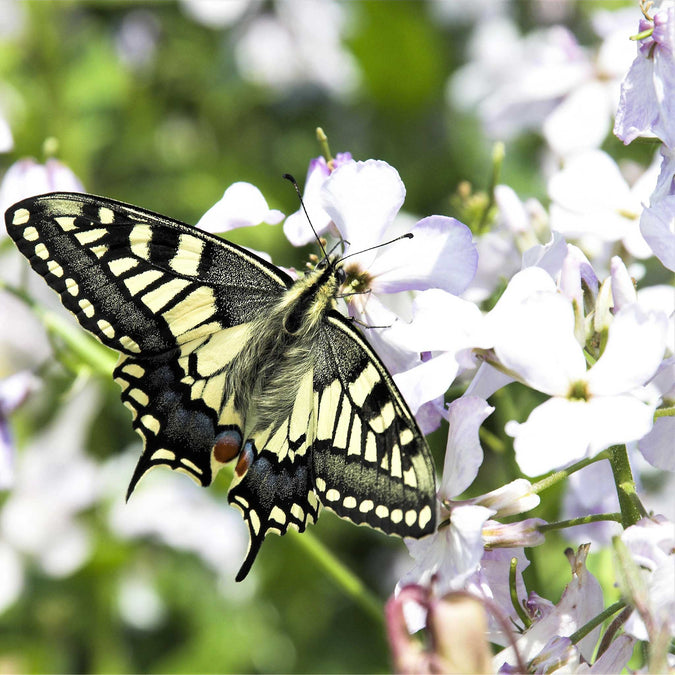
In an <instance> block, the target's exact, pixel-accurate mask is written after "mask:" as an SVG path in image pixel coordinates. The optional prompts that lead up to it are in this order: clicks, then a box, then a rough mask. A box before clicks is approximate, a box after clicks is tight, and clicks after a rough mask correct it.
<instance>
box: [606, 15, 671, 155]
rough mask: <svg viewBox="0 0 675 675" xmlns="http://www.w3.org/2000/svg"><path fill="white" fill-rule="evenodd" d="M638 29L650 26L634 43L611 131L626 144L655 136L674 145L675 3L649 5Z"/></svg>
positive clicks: (644, 29) (669, 145)
mask: <svg viewBox="0 0 675 675" xmlns="http://www.w3.org/2000/svg"><path fill="white" fill-rule="evenodd" d="M649 11H652V12H653V17H652V19H651V20H649V19H647V18H643V19H641V20H640V32H643V31H647V30H651V33H650V34H649V35H648V37H646V38H644V39H642V40H640V41H639V42H638V45H637V51H638V54H637V56H636V57H635V61H633V65H632V66H631V67H630V70H629V71H628V74H627V75H626V78H625V80H624V81H623V83H622V85H621V101H620V103H619V109H618V111H617V113H616V122H615V124H614V133H615V134H616V135H617V136H618V137H619V138H620V139H621V140H622V141H623V142H624V143H626V144H628V143H630V142H631V141H633V140H634V139H635V138H637V137H638V136H643V137H647V138H653V137H656V138H659V139H661V141H663V143H664V144H665V145H667V146H668V147H669V148H674V147H675V124H674V120H675V90H674V89H673V87H674V86H675V59H673V55H674V54H675V6H674V5H672V3H665V2H664V3H663V6H662V7H660V8H650V10H649Z"/></svg>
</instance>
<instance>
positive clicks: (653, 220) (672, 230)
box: [640, 196, 675, 272]
mask: <svg viewBox="0 0 675 675" xmlns="http://www.w3.org/2000/svg"><path fill="white" fill-rule="evenodd" d="M640 232H642V236H643V237H644V238H645V241H646V242H647V243H648V244H649V247H650V248H651V250H652V251H654V255H655V256H656V257H657V258H658V259H659V260H660V261H661V263H662V264H663V265H664V266H665V267H667V268H668V269H669V270H672V271H673V272H675V196H668V197H665V198H663V199H662V200H660V201H658V202H656V203H655V204H652V205H651V206H650V207H649V208H646V209H645V210H644V211H643V212H642V217H641V218H640Z"/></svg>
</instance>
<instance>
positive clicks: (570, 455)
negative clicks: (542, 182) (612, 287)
mask: <svg viewBox="0 0 675 675" xmlns="http://www.w3.org/2000/svg"><path fill="white" fill-rule="evenodd" d="M551 284H553V282H552V281H551ZM666 329H667V319H666V316H665V314H661V313H647V312H645V311H643V310H642V309H641V308H640V307H639V306H637V305H631V306H628V307H625V308H624V309H623V310H621V311H620V312H618V313H617V314H616V315H615V316H614V318H613V320H612V323H611V325H610V327H609V334H608V338H607V345H606V347H605V350H604V352H603V353H602V355H601V356H600V358H599V359H598V360H597V362H596V363H595V364H594V365H593V366H592V367H591V368H590V369H588V370H587V368H586V360H585V358H584V354H583V351H582V347H581V345H580V344H579V342H578V341H577V339H576V337H575V316H574V310H573V308H572V305H571V304H570V303H569V302H568V301H567V300H565V299H563V298H562V297H561V296H560V295H559V294H557V293H556V292H555V290H554V288H552V289H551V292H547V293H539V294H537V295H533V296H531V297H529V298H527V299H526V300H524V301H523V302H522V303H521V304H520V305H519V306H518V307H515V308H513V310H512V312H511V313H510V317H509V320H508V321H504V322H502V324H501V331H500V332H499V339H498V341H497V343H496V345H495V353H496V354H497V357H498V359H499V361H500V363H501V364H502V366H503V367H505V368H506V369H507V370H508V371H510V372H513V373H516V374H517V376H518V377H519V379H521V381H523V382H525V383H526V384H528V385H529V386H531V387H533V388H534V389H537V390H539V391H542V392H544V393H546V394H549V395H551V397H552V398H550V399H549V400H548V401H546V402H544V403H542V404H541V405H540V406H538V407H537V408H535V409H534V410H533V411H532V413H530V416H529V417H528V419H527V422H525V423H522V424H518V423H516V422H514V421H512V422H509V423H508V425H507V427H506V431H507V433H508V434H509V435H511V436H513V437H514V448H515V451H516V459H517V461H518V464H519V466H520V468H521V469H522V470H523V472H524V473H526V474H527V475H531V476H532V475H538V474H541V473H545V472H547V471H550V470H552V469H556V468H559V467H562V466H565V465H567V464H569V463H571V462H574V461H577V460H579V459H581V458H583V457H585V456H593V455H594V454H596V453H597V452H599V451H601V450H603V449H605V448H606V447H608V446H610V445H612V444H615V443H626V442H628V441H632V440H637V439H638V438H641V437H642V436H644V435H645V434H646V433H647V432H648V431H649V430H650V429H651V428H652V422H653V414H654V408H655V403H654V402H653V401H644V400H642V398H641V397H640V395H639V393H640V387H643V385H645V384H646V383H647V381H648V380H649V379H650V378H651V376H652V375H653V374H654V372H655V371H656V369H657V368H658V365H659V363H660V362H661V359H662V358H663V355H664V350H665V347H666Z"/></svg>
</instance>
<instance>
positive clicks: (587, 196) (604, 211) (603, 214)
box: [548, 150, 642, 241]
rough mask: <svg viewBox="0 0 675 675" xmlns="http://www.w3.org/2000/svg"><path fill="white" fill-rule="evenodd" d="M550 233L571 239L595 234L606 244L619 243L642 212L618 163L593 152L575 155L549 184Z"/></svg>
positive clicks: (601, 153) (606, 156)
mask: <svg viewBox="0 0 675 675" xmlns="http://www.w3.org/2000/svg"><path fill="white" fill-rule="evenodd" d="M548 192H549V196H550V197H551V199H552V201H553V203H552V204H551V209H550V215H551V222H550V225H551V229H552V230H557V231H558V232H561V233H562V234H564V235H568V236H582V235H586V234H592V235H594V236H596V237H599V238H600V239H601V240H603V241H618V240H620V239H622V238H623V237H624V236H626V234H627V233H628V232H629V230H630V229H631V226H632V224H633V222H634V220H632V219H631V218H627V217H625V216H624V215H622V214H624V213H630V214H631V216H632V217H634V218H637V216H638V215H639V213H640V212H641V210H642V209H641V205H640V203H639V201H637V200H636V199H635V197H634V196H633V195H632V194H631V192H630V189H629V187H628V183H627V182H626V180H625V179H624V177H623V176H622V175H621V172H620V171H619V167H618V166H617V164H616V162H615V161H614V160H613V159H612V158H611V157H610V156H609V155H607V154H606V153H604V152H601V151H599V150H592V151H589V152H583V153H580V154H578V155H574V156H573V157H571V158H570V159H569V160H567V161H566V162H565V166H564V168H563V169H561V170H560V171H559V172H558V173H557V174H554V175H553V176H552V177H551V179H550V180H549V184H548Z"/></svg>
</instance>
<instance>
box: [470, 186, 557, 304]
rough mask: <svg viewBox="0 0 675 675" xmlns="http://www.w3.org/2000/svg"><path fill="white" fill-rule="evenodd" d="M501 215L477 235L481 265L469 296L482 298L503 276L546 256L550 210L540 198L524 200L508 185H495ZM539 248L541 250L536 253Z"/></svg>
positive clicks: (495, 194) (497, 204) (477, 300)
mask: <svg viewBox="0 0 675 675" xmlns="http://www.w3.org/2000/svg"><path fill="white" fill-rule="evenodd" d="M494 198H495V204H496V206H497V208H498V214H497V219H496V221H495V223H494V225H493V226H492V227H491V228H490V229H489V230H488V231H487V232H483V233H481V234H479V235H478V236H476V248H477V249H478V267H477V269H476V275H475V277H474V279H473V281H472V282H471V284H470V286H469V288H467V290H466V291H465V292H464V293H463V296H462V297H464V298H465V299H466V300H470V301H471V302H476V303H479V302H482V301H483V300H486V299H487V298H489V297H490V296H491V295H492V294H493V293H494V292H495V290H496V288H497V286H498V284H499V281H500V279H504V278H509V277H511V276H512V275H513V274H515V273H516V272H517V271H518V270H519V269H521V267H523V266H525V267H527V266H530V265H533V264H537V262H538V260H539V259H540V258H543V257H544V253H545V252H544V251H543V250H542V247H544V248H547V247H548V248H550V246H549V245H547V244H543V245H542V244H541V242H545V241H546V240H549V239H550V236H551V233H550V231H549V229H548V214H547V213H546V211H545V210H544V207H543V206H542V205H541V204H540V203H539V202H538V201H537V200H536V199H532V198H530V199H526V200H524V201H521V199H520V197H518V195H517V194H516V192H515V191H514V190H513V189H512V188H510V187H509V186H508V185H497V186H495V189H494ZM535 251H537V253H535Z"/></svg>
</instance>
